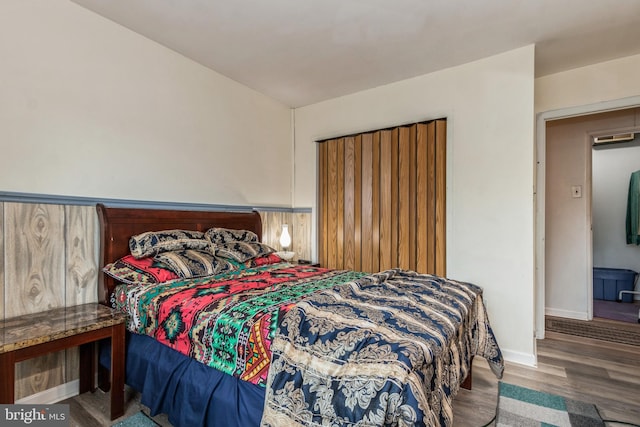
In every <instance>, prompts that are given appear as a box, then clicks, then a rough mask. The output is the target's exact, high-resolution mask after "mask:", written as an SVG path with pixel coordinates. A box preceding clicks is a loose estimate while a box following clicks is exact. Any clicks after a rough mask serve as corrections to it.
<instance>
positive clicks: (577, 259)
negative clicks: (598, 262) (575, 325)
mask: <svg viewBox="0 0 640 427" xmlns="http://www.w3.org/2000/svg"><path fill="white" fill-rule="evenodd" d="M639 105H640V97H633V98H628V99H623V100H616V101H611V102H607V103H602V104H598V105H592V106H582V107H575V108H570V109H565V110H558V111H553V112H548V113H542V114H540V115H539V116H538V120H537V134H538V136H537V157H538V170H537V186H536V187H537V193H536V194H537V199H536V230H537V231H536V235H537V237H536V294H537V297H536V305H537V310H536V337H537V338H539V339H541V338H544V331H545V315H551V316H558V317H563V318H571V319H578V320H591V319H592V318H593V304H592V296H593V288H592V287H593V276H592V271H593V270H592V269H593V266H594V258H593V257H594V251H593V236H592V229H591V226H592V220H593V218H592V208H591V206H592V197H593V194H592V177H591V170H592V153H591V149H592V148H591V141H592V136H593V135H595V134H598V133H600V134H602V133H603V132H605V131H611V130H612V129H613V130H618V129H626V128H629V127H634V126H635V127H636V128H638V127H640V117H638V116H632V121H631V122H629V121H628V119H626V120H627V121H624V120H625V119H622V118H620V117H618V115H619V114H622V113H619V112H618V110H630V109H632V108H636V109H637V107H638V106H639ZM626 112H627V113H628V112H629V111H626ZM623 115H624V114H623ZM610 120H613V121H610ZM584 123H587V125H584ZM571 128H573V129H571ZM576 128H577V129H579V130H578V131H576ZM554 140H556V141H557V140H560V141H561V142H556V144H557V145H554ZM638 169H640V163H639V167H638ZM627 179H628V178H627ZM554 198H555V199H556V200H554ZM558 201H559V202H558ZM639 258H640V257H639ZM638 268H639V269H640V266H639V267H638Z"/></svg>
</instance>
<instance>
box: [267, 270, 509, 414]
mask: <svg viewBox="0 0 640 427" xmlns="http://www.w3.org/2000/svg"><path fill="white" fill-rule="evenodd" d="M271 351H272V353H273V356H272V361H271V368H270V371H269V376H268V382H267V393H266V401H265V407H264V414H263V418H262V425H263V426H274V427H275V426H283V425H287V426H451V425H453V411H452V407H451V405H452V400H453V397H454V396H455V395H456V393H457V391H458V388H459V384H460V380H461V379H462V378H463V377H465V376H466V375H467V370H468V366H469V361H470V358H471V357H472V356H474V355H478V356H482V357H484V358H485V359H487V360H488V362H489V365H490V367H491V369H492V370H493V372H494V374H495V375H496V376H497V377H498V378H501V377H502V372H503V369H504V364H503V359H502V354H501V352H500V349H499V348H498V345H497V342H496V339H495V337H494V334H493V332H492V330H491V327H490V325H489V321H488V319H487V316H486V311H485V307H484V303H483V300H482V290H481V288H479V287H477V286H474V285H472V284H468V283H461V282H455V281H451V280H447V279H443V278H440V277H435V276H430V275H419V274H417V273H413V272H407V271H400V270H389V271H386V272H382V273H378V274H375V275H371V276H366V277H363V278H360V279H356V280H354V281H352V282H351V283H348V284H345V285H342V286H336V287H333V288H330V289H325V290H322V291H319V292H316V293H314V294H313V295H310V296H309V297H308V298H305V299H304V300H302V301H300V302H299V303H297V304H296V305H294V306H293V307H291V309H290V310H289V311H288V312H287V313H286V314H285V315H284V317H283V318H282V321H281V323H280V327H279V330H278V333H277V334H276V336H275V339H274V340H273V342H272V344H271Z"/></svg>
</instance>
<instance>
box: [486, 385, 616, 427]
mask: <svg viewBox="0 0 640 427" xmlns="http://www.w3.org/2000/svg"><path fill="white" fill-rule="evenodd" d="M604 425H605V424H604V422H603V421H602V418H601V417H600V414H599V413H598V409H597V408H596V407H595V406H594V405H592V404H590V403H585V402H579V401H577V400H572V399H567V398H565V397H562V396H557V395H554V394H549V393H543V392H540V391H535V390H530V389H528V388H524V387H520V386H517V385H512V384H507V383H503V382H500V384H499V392H498V410H497V415H496V427H499V426H517V427H529V426H531V427H533V426H545V427H547V426H549V427H550V426H558V427H596V426H598V427H604Z"/></svg>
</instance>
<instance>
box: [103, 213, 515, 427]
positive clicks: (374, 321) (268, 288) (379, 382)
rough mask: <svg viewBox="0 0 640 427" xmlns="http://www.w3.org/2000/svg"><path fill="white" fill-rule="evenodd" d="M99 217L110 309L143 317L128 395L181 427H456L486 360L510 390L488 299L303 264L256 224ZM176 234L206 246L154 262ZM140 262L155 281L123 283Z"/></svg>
mask: <svg viewBox="0 0 640 427" xmlns="http://www.w3.org/2000/svg"><path fill="white" fill-rule="evenodd" d="M97 212H98V217H99V221H100V257H101V267H102V268H104V269H105V271H107V272H108V274H107V273H105V274H102V275H101V277H100V284H99V293H98V295H99V300H100V302H101V303H103V304H106V305H109V306H112V307H116V308H117V309H118V310H123V311H126V312H127V313H128V314H129V322H128V326H127V327H128V331H129V332H128V333H127V350H126V351H127V356H126V379H125V382H126V383H127V384H128V385H130V386H131V387H133V388H134V389H136V390H137V391H139V392H140V393H141V396H142V397H141V401H142V403H143V404H144V405H146V406H148V407H149V408H150V410H151V413H152V414H156V413H166V414H168V416H169V420H170V421H171V423H172V424H173V425H175V426H195V425H203V426H204V425H207V426H239V427H240V426H243V427H244V426H259V425H264V426H280V425H300V426H319V425H363V426H365V425H366V426H382V425H398V426H404V425H416V426H419V425H435V426H450V425H452V424H453V415H452V408H451V405H452V402H453V398H454V397H455V395H456V393H457V391H458V389H459V388H460V386H461V385H462V384H463V383H464V384H465V386H466V387H469V385H470V382H469V381H470V379H471V375H470V372H471V366H472V360H473V357H474V356H481V357H484V358H486V359H487V361H488V362H489V366H490V367H491V369H492V370H493V372H494V373H495V375H496V376H497V377H498V378H500V377H501V376H502V371H503V369H504V367H503V360H502V355H501V352H500V349H499V347H498V345H497V342H496V339H495V337H494V335H493V332H492V329H491V326H490V324H489V321H488V319H487V316H486V310H485V307H484V303H483V300H482V290H481V288H479V287H477V286H475V285H473V284H469V283H462V282H456V281H453V280H449V279H445V278H441V277H436V276H430V275H424V274H417V273H414V272H409V271H403V270H398V269H394V270H388V271H385V272H380V273H377V274H366V273H362V272H354V271H342V270H340V271H338V270H328V269H324V268H320V267H313V266H305V265H294V264H290V263H288V262H285V261H283V260H281V259H279V258H278V257H277V255H275V254H273V253H269V251H268V248H267V249H265V248H264V245H261V244H260V243H259V242H260V240H261V232H262V225H261V220H260V215H259V214H258V213H257V212H237V213H236V212H210V211H182V210H160V209H129V208H108V207H106V206H104V205H101V204H99V205H98V206H97ZM166 230H186V231H190V232H193V234H189V235H187V236H186V237H185V236H184V235H181V236H180V237H181V238H180V239H178V240H180V242H181V243H180V245H182V244H187V246H179V245H178V246H176V247H173V246H171V247H169V246H167V247H165V246H162V248H161V249H158V248H159V247H160V246H153V244H152V247H151V249H150V247H149V245H148V243H149V239H148V236H147V234H149V233H148V232H152V231H153V232H161V231H166ZM232 230H242V231H238V232H233V231H232ZM196 233H197V234H196ZM151 234H153V235H154V236H156V234H154V233H151ZM203 234H204V235H206V239H205V240H206V241H207V244H203V246H202V247H200V246H199V245H200V243H201V242H200V240H201V239H202V236H203ZM133 236H136V238H137V237H139V236H145V239H142V238H141V239H138V240H136V239H131V238H132V237H133ZM154 238H156V241H154V242H155V243H157V240H158V239H157V236H156V237H154ZM172 238H173V237H172ZM236 239H237V240H236ZM130 240H133V241H134V243H136V245H134V246H135V247H132V246H130ZM169 240H171V239H169ZM169 240H167V241H169ZM141 242H142V243H141ZM185 242H186V243H185ZM155 243H154V244H155ZM173 244H174V243H171V245H173ZM191 245H196V246H191ZM196 247H197V249H193V248H196ZM212 247H213V248H215V249H214V250H213V253H214V254H215V256H214V257H213V259H212V258H211V257H208V256H207V255H206V253H212ZM140 248H142V249H140ZM256 248H257V249H256ZM165 249H166V250H165ZM149 250H150V251H151V252H152V255H151V256H149ZM145 251H147V252H145ZM185 252H189V253H190V254H191V255H190V258H189V262H188V263H182V264H180V263H178V262H176V263H174V261H175V259H177V258H180V257H182V256H183V255H184V253H185ZM193 253H196V254H195V255H197V258H193V256H195V255H193ZM134 254H135V255H137V256H139V257H138V258H137V261H136V262H139V261H140V260H142V261H144V262H147V261H149V262H151V261H150V259H153V266H152V267H153V268H151V267H149V268H148V269H147V270H144V275H145V277H144V278H143V279H136V280H131V276H126V278H125V279H123V276H121V275H120V270H119V269H118V268H120V267H122V266H123V264H122V262H121V261H122V260H123V259H129V260H131V257H132V255H134ZM160 254H162V255H163V256H160ZM203 257H204V261H203ZM194 259H195V261H194ZM194 263H195V264H197V266H196V267H194V268H193V270H194V271H195V272H196V273H193V272H191V271H190V270H191V267H192V264H194ZM125 264H126V263H125ZM187 264H188V269H189V271H187V272H186V273H185V274H182V273H183V272H185V271H186V269H187V267H185V265H187ZM201 264H202V265H204V267H203V266H202V265H201ZM126 265H127V268H128V266H129V264H126ZM145 265H146V264H145ZM212 265H213V266H212ZM158 266H160V267H163V268H161V273H158V274H156V273H157V271H156V270H154V269H155V268H156V267H158ZM169 266H170V267H171V268H169V270H171V274H172V275H171V276H168V277H167V276H164V274H165V273H166V271H165V268H167V267H169ZM203 269H204V270H203ZM114 271H115V272H116V274H114ZM149 271H152V273H153V274H152V276H153V277H152V279H151V281H150V282H148V281H146V280H147V277H146V275H147V273H148V272H149ZM203 271H204V273H202V272H203ZM138 273H140V270H136V274H138ZM190 274H191V275H192V276H193V277H189V275H190ZM136 277H137V276H136ZM105 355H108V350H105V351H102V352H101V366H109V364H108V360H105ZM102 370H104V368H102ZM101 377H102V376H101ZM104 378H108V376H104ZM101 382H102V383H103V384H104V382H105V381H101Z"/></svg>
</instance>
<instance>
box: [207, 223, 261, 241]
mask: <svg viewBox="0 0 640 427" xmlns="http://www.w3.org/2000/svg"><path fill="white" fill-rule="evenodd" d="M204 236H205V238H206V239H207V240H208V241H210V242H211V243H212V244H214V245H227V244H229V243H233V242H257V241H258V235H257V234H256V233H254V232H253V231H249V230H233V229H231V228H219V227H214V228H210V229H208V230H207V231H206V232H205V233H204Z"/></svg>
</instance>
